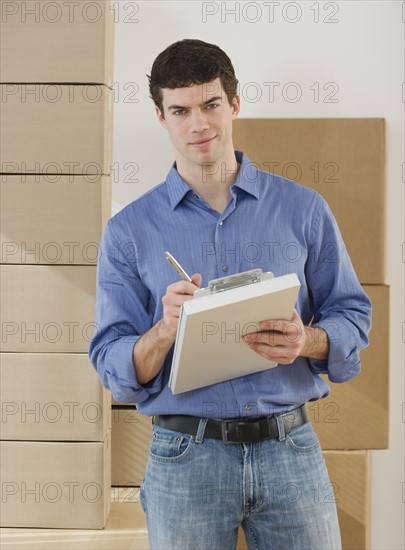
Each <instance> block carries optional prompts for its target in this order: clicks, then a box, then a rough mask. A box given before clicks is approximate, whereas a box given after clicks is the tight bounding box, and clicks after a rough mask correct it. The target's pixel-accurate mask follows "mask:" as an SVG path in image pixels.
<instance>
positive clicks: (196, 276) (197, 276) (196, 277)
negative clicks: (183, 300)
mask: <svg viewBox="0 0 405 550" xmlns="http://www.w3.org/2000/svg"><path fill="white" fill-rule="evenodd" d="M191 280H192V281H193V283H194V284H195V285H196V286H198V288H201V283H202V275H201V273H194V274H193V275H191ZM194 290H195V289H194Z"/></svg>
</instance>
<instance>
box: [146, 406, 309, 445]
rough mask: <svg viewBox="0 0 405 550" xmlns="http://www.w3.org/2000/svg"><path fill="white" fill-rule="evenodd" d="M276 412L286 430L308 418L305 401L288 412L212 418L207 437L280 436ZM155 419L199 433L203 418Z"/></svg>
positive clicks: (258, 438) (250, 439)
mask: <svg viewBox="0 0 405 550" xmlns="http://www.w3.org/2000/svg"><path fill="white" fill-rule="evenodd" d="M276 416H279V417H281V419H282V422H283V424H284V433H285V434H288V433H289V432H290V431H291V430H292V429H294V428H298V426H301V425H302V424H305V422H309V417H308V413H307V409H306V407H305V404H304V405H301V406H300V407H297V408H295V409H292V410H291V411H288V412H286V413H282V414H277V415H271V416H266V417H263V418H256V419H252V420H249V419H245V420H241V419H236V420H214V419H212V418H210V419H209V420H208V422H207V426H206V428H205V432H204V437H210V438H213V439H222V441H223V442H224V443H249V442H254V441H262V440H263V439H272V438H274V437H278V435H279V433H278V427H277V420H276ZM153 423H154V424H157V425H158V426H161V427H162V428H168V429H169V430H174V431H176V432H183V433H186V434H190V435H193V436H195V435H197V430H198V426H199V423H200V418H199V417H198V416H187V415H173V414H170V415H160V416H154V417H153Z"/></svg>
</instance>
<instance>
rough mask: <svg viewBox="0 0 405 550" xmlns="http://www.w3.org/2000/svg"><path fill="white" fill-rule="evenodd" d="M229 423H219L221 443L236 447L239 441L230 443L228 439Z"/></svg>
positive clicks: (225, 421) (224, 421)
mask: <svg viewBox="0 0 405 550" xmlns="http://www.w3.org/2000/svg"><path fill="white" fill-rule="evenodd" d="M230 423H231V422H228V421H227V420H223V421H222V422H221V431H222V441H223V442H224V443H225V445H236V444H237V443H239V441H230V440H229V438H228V424H230Z"/></svg>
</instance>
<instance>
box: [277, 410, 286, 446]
mask: <svg viewBox="0 0 405 550" xmlns="http://www.w3.org/2000/svg"><path fill="white" fill-rule="evenodd" d="M275 418H276V422H277V429H278V440H279V441H284V440H285V431H284V422H283V415H282V414H276V415H275Z"/></svg>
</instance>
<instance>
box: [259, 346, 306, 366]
mask: <svg viewBox="0 0 405 550" xmlns="http://www.w3.org/2000/svg"><path fill="white" fill-rule="evenodd" d="M249 347H250V349H251V350H252V351H254V352H256V353H257V354H258V355H260V356H261V357H263V358H264V359H267V360H268V361H274V362H275V363H284V364H290V363H291V362H292V361H293V360H294V359H296V356H295V355H294V354H286V353H285V348H283V347H279V346H267V345H266V344H249Z"/></svg>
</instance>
